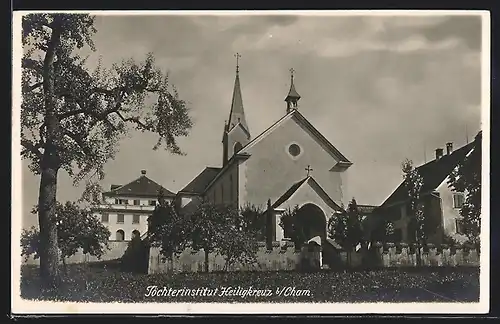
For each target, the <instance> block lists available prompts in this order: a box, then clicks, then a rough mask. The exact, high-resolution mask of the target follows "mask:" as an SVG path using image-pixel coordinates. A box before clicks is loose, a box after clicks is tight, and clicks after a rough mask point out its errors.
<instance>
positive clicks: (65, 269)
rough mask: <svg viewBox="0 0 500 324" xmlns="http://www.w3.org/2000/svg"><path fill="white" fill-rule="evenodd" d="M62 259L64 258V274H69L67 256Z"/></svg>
mask: <svg viewBox="0 0 500 324" xmlns="http://www.w3.org/2000/svg"><path fill="white" fill-rule="evenodd" d="M61 259H62V264H63V270H64V274H68V267H67V266H66V257H65V256H64V255H63V256H62V257H61Z"/></svg>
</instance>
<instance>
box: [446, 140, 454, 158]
mask: <svg viewBox="0 0 500 324" xmlns="http://www.w3.org/2000/svg"><path fill="white" fill-rule="evenodd" d="M452 152H453V143H452V142H448V143H446V154H447V155H450V154H451V153H452Z"/></svg>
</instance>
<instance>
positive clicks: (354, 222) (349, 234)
mask: <svg viewBox="0 0 500 324" xmlns="http://www.w3.org/2000/svg"><path fill="white" fill-rule="evenodd" d="M361 217H362V216H361V213H360V211H359V208H358V204H357V202H356V199H355V198H352V200H351V201H350V202H349V205H348V206H347V211H346V212H345V213H341V214H338V215H334V216H332V217H331V218H330V219H329V221H328V234H329V236H330V238H332V239H333V240H335V241H336V242H338V243H340V244H341V245H342V246H343V247H344V248H345V249H346V250H347V257H348V264H350V258H351V254H352V250H353V249H354V248H355V246H356V245H358V244H359V243H360V242H361V241H363V229H362V227H361V221H362V218H361Z"/></svg>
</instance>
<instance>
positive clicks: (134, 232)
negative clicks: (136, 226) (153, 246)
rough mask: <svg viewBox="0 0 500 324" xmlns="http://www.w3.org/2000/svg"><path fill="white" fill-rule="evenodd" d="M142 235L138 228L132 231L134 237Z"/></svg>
mask: <svg viewBox="0 0 500 324" xmlns="http://www.w3.org/2000/svg"><path fill="white" fill-rule="evenodd" d="M136 237H141V233H140V232H139V231H138V230H133V231H132V238H136Z"/></svg>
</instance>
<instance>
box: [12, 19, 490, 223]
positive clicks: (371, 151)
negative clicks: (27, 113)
mask: <svg viewBox="0 0 500 324" xmlns="http://www.w3.org/2000/svg"><path fill="white" fill-rule="evenodd" d="M96 27H97V30H98V32H97V33H96V34H95V36H94V42H95V45H96V48H97V51H96V52H94V53H91V54H90V56H89V59H88V66H89V68H90V69H92V68H94V67H95V66H96V64H97V63H96V62H97V61H98V58H99V57H101V59H102V62H103V64H104V65H105V66H108V67H109V66H110V65H111V64H112V63H113V62H120V61H121V60H123V59H128V58H130V57H133V58H135V59H137V60H141V59H144V58H145V57H146V54H147V53H148V52H152V53H153V54H154V55H155V57H156V63H157V65H158V66H159V67H161V68H162V69H163V70H164V71H168V72H169V75H170V82H171V83H172V84H174V85H175V87H176V88H177V90H178V92H179V95H180V97H181V99H184V100H185V101H186V102H187V103H188V106H189V107H190V109H191V116H192V118H193V121H194V126H193V129H192V131H191V134H190V135H189V136H188V137H186V138H181V139H179V144H180V146H181V149H182V150H183V151H184V152H185V153H186V156H175V155H172V154H171V153H169V152H166V151H164V150H161V149H160V150H157V151H153V150H152V148H153V146H154V144H155V143H156V139H157V137H156V136H155V135H154V134H148V133H135V132H132V133H131V134H130V136H129V137H128V138H126V139H124V140H122V142H121V143H120V147H119V153H118V154H117V155H116V158H115V159H114V160H112V161H109V162H108V163H107V164H106V167H105V172H106V178H105V179H104V180H103V182H102V184H103V186H104V187H105V188H106V189H109V186H110V184H126V183H128V182H130V181H132V180H134V179H135V178H137V177H139V176H140V170H142V169H145V170H147V175H148V177H150V178H151V179H153V180H154V181H156V182H158V183H160V184H161V185H163V186H164V187H166V188H168V189H169V190H171V191H174V192H176V191H178V190H180V189H182V187H184V186H185V185H186V184H187V183H188V182H189V181H191V180H192V179H193V178H194V177H195V176H196V175H197V174H198V173H199V172H201V170H202V169H203V168H204V167H205V166H220V164H221V161H222V143H221V134H222V130H223V126H224V121H225V120H226V119H227V118H228V117H229V110H230V105H231V96H232V90H233V84H234V78H235V65H236V59H235V57H234V55H235V53H237V52H238V53H240V54H241V58H240V80H241V90H242V96H243V104H244V108H245V113H246V118H247V122H248V124H249V128H250V132H251V133H252V137H256V136H257V135H258V134H260V133H261V132H262V131H264V130H265V129H266V128H267V127H268V126H270V125H271V124H272V123H274V122H275V121H276V120H278V119H279V118H281V117H282V116H283V115H284V114H285V110H286V105H285V102H284V98H285V96H286V94H287V92H288V89H289V86H290V84H289V82H290V74H289V73H290V72H289V70H290V68H293V69H294V70H295V86H296V89H297V91H298V92H299V94H300V95H301V96H302V98H301V100H300V102H299V103H300V107H299V110H300V111H301V113H302V114H303V115H304V116H305V117H306V118H307V119H308V120H309V121H310V122H311V123H312V124H313V125H314V126H315V127H316V128H317V129H318V130H319V131H320V132H322V133H323V135H324V136H325V137H326V138H327V139H328V140H330V142H331V143H332V144H333V145H334V146H335V147H336V148H337V149H339V150H340V151H341V152H342V153H343V154H344V155H345V156H346V157H347V158H348V159H349V160H350V161H352V162H353V163H354V164H353V165H352V167H351V168H350V169H349V176H348V177H349V178H348V181H349V183H348V187H349V193H350V194H351V195H352V196H354V197H355V198H356V200H357V201H358V203H360V204H374V205H378V204H381V203H382V202H383V201H384V200H385V199H386V198H387V197H388V196H389V195H390V194H391V193H392V191H393V190H394V189H395V188H396V187H397V186H398V185H399V183H400V182H401V180H402V178H401V162H402V161H403V160H404V159H405V158H408V159H411V160H413V161H414V163H415V164H416V165H420V164H422V163H424V162H425V161H430V160H431V159H433V158H434V150H435V149H436V148H438V147H441V148H444V147H445V143H446V142H453V143H454V147H460V146H462V145H464V144H466V141H467V135H468V138H469V140H470V139H472V138H473V136H474V135H475V134H476V133H477V132H478V131H479V130H480V117H481V111H480V110H481V109H480V105H481V57H480V56H481V18H480V17H478V16H408V15H407V16H330V17H329V16H306V15H271V16H264V15H263V16H248V15H246V16H244V15H240V16H236V15H231V16H229V15H224V16H209V15H204V16H200V15H182V16H181V15H176V16H162V15H158V16H97V18H96ZM22 176H23V180H22V181H23V182H22V186H23V208H24V210H23V225H24V227H26V226H31V225H35V224H36V223H37V217H36V216H35V215H30V213H29V212H30V210H31V209H32V207H33V205H34V204H36V202H37V199H38V189H39V177H38V176H35V175H33V174H31V173H30V171H29V170H28V167H27V162H23V173H22ZM82 191H83V184H82V185H80V186H73V184H72V180H71V179H70V178H69V177H68V176H67V175H66V174H65V173H64V172H63V171H61V172H60V173H59V178H58V193H57V199H58V200H59V201H66V200H76V199H78V198H79V197H80V195H81V193H82Z"/></svg>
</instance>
